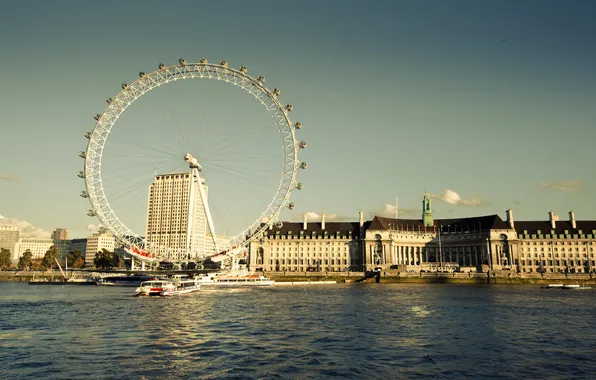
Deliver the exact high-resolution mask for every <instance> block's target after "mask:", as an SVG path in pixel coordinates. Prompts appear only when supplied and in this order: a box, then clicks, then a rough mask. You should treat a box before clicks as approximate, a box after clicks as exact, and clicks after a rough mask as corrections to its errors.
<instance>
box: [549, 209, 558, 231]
mask: <svg viewBox="0 0 596 380" xmlns="http://www.w3.org/2000/svg"><path fill="white" fill-rule="evenodd" d="M557 220H559V216H558V215H557V214H556V213H554V212H552V211H549V212H548V221H549V222H550V228H552V229H555V228H557V223H556V222H557Z"/></svg>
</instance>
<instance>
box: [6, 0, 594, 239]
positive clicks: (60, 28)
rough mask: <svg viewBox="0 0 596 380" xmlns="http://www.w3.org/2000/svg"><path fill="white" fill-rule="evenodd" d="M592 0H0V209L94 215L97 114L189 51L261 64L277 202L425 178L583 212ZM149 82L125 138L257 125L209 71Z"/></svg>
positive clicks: (372, 204)
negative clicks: (208, 83)
mask: <svg viewBox="0 0 596 380" xmlns="http://www.w3.org/2000/svg"><path fill="white" fill-rule="evenodd" d="M594 16H596V4H594V3H593V2H588V1H565V2H563V1H551V0H540V1H530V0H526V1H523V0H522V1H519V0H517V1H509V0H502V1H473V0H471V1H466V0H454V1H439V0H420V1H398V0H393V1H379V0H377V1H369V2H363V1H349V0H342V1H332V0H328V1H310V0H306V1H234V0H231V1H226V2H207V1H169V2H163V1H142V2H141V1H101V2H91V1H52V2H45V1H21V2H14V1H0V69H2V72H3V78H2V84H1V85H0V115H1V118H0V216H1V217H0V223H9V222H10V223H14V224H20V225H23V226H27V231H29V232H28V233H27V234H28V235H31V236H48V235H49V232H50V231H52V230H54V229H55V228H57V227H62V228H68V229H69V230H70V232H71V237H84V236H86V235H87V234H89V232H90V231H93V230H94V229H96V228H97V223H98V221H97V219H95V218H90V217H88V216H87V215H86V211H87V210H88V209H89V208H90V205H89V202H88V201H87V200H85V199H82V198H80V197H79V193H80V191H81V190H84V189H85V186H84V182H83V181H82V180H81V179H79V178H77V177H76V173H77V172H78V171H79V170H82V168H83V160H82V159H80V158H79V157H78V156H77V154H78V152H79V151H83V150H85V148H86V143H87V140H86V139H85V138H84V137H83V134H84V133H85V132H86V131H90V130H92V129H93V126H94V120H93V119H92V115H93V114H94V113H100V112H101V111H102V110H103V108H104V107H105V102H104V99H105V98H106V97H109V96H115V95H116V94H117V93H118V91H119V90H120V84H121V83H122V82H128V83H130V82H132V81H134V80H136V78H138V76H137V75H138V72H139V71H144V72H151V71H154V70H156V69H157V65H158V63H161V62H163V63H165V64H168V65H173V64H175V63H176V62H177V60H178V59H179V58H185V59H186V60H187V61H189V62H198V60H199V59H200V58H201V57H206V58H207V59H209V61H210V62H219V61H220V60H222V59H225V60H227V61H228V62H229V63H230V66H232V67H240V65H246V66H247V67H248V68H249V74H251V75H255V76H257V75H259V74H261V73H262V75H265V77H266V85H267V86H268V87H269V88H274V87H276V88H280V89H281V90H282V99H283V101H284V102H286V101H287V102H288V103H291V104H293V106H294V111H293V112H292V114H291V117H292V118H293V120H299V121H301V122H302V123H303V125H304V128H303V129H302V130H300V131H298V132H299V140H304V141H306V142H307V143H308V146H307V149H305V150H304V151H301V152H300V159H301V160H303V161H305V162H307V163H308V168H307V169H306V170H304V171H300V172H299V173H298V175H299V176H298V179H299V181H300V182H302V183H303V184H304V189H303V190H302V191H300V192H298V191H295V192H294V193H293V194H292V198H291V199H292V202H294V203H295V204H296V208H295V210H294V211H293V212H290V211H289V210H286V211H284V212H283V213H282V214H281V216H280V217H281V219H282V220H301V219H302V215H303V213H309V215H310V216H311V217H312V218H313V219H315V218H317V217H318V216H319V215H320V214H322V213H325V214H327V215H329V219H332V220H333V219H334V220H354V221H355V220H357V219H358V212H359V211H360V210H364V212H365V215H366V218H367V219H370V218H372V217H373V216H374V215H384V216H392V215H393V214H394V213H395V203H396V198H398V199H399V213H400V214H399V215H400V217H404V218H405V217H410V218H416V217H419V215H420V209H421V203H420V202H421V200H422V197H423V195H424V192H425V191H428V193H429V194H430V195H431V197H432V198H433V210H434V212H435V216H436V217H438V218H453V217H465V216H478V215H487V214H495V213H496V214H499V215H500V216H501V217H502V218H504V217H505V210H506V209H512V210H513V214H514V217H515V219H516V220H546V219H547V218H548V215H547V214H548V212H549V211H551V210H552V211H554V212H557V213H559V214H560V215H561V218H562V219H564V218H566V214H567V212H568V211H570V210H573V211H575V214H576V216H577V218H578V219H580V220H593V219H596V202H594V200H593V199H592V194H593V192H594V189H595V188H596V175H595V174H594V172H593V170H592V165H591V164H592V163H593V162H596V150H595V149H594V143H595V142H596V128H595V125H594V123H595V121H596V107H594V104H595V103H596V71H595V70H594V69H593V68H594V67H596V51H595V50H594V48H593V47H594V46H596V26H595V24H594V22H593V20H594ZM217 84H218V83H215V86H217ZM168 86H169V85H168ZM178 89H179V90H180V91H179V93H177V92H176V90H178ZM195 90H196V95H195V92H194V91H195ZM200 90H203V92H202V93H201V92H200ZM158 91H160V94H161V95H159V94H158ZM158 91H157V90H156V91H154V92H155V93H156V95H155V96H154V95H153V92H152V93H151V94H152V95H151V96H153V97H149V96H148V97H147V100H145V99H143V100H139V105H138V106H137V105H136V104H135V105H134V106H131V110H130V112H128V111H127V112H126V113H125V114H124V116H123V125H125V123H130V125H133V127H131V129H130V131H131V133H132V131H133V128H138V129H137V132H135V133H134V136H140V137H139V139H142V138H150V137H152V136H154V137H155V136H158V135H160V133H163V132H164V131H169V130H170V129H167V127H164V123H166V124H168V123H171V125H175V126H176V127H172V126H170V128H178V129H180V128H186V130H187V131H189V132H188V133H191V132H190V131H193V130H194V129H192V128H191V127H192V126H196V125H202V126H203V127H204V129H203V130H205V129H208V128H212V129H213V128H215V129H218V130H225V126H223V127H222V126H221V125H219V124H217V123H218V122H221V120H223V118H224V117H229V121H228V122H226V123H229V125H234V126H236V127H240V125H241V123H240V122H239V120H242V119H245V120H249V119H250V120H253V121H247V125H250V126H256V125H260V124H262V123H263V121H261V119H259V117H261V116H262V114H259V113H258V112H257V111H255V110H259V108H258V105H254V104H253V106H254V107H252V108H250V107H249V106H248V105H247V104H248V103H247V104H245V103H244V101H243V100H238V99H236V97H235V96H236V95H228V94H227V93H224V92H223V90H222V93H221V94H220V93H219V88H216V87H213V88H212V87H202V86H197V87H196V88H191V87H184V86H179V87H172V88H168V90H165V87H164V89H163V91H162V89H159V90H158ZM226 91H227V90H226ZM232 93H234V91H233V90H232ZM212 95H213V96H212ZM215 95H218V96H220V98H216V96H215ZM195 96H196V97H195ZM166 99H167V100H166ZM228 100H229V101H228ZM232 100H233V101H237V102H238V103H237V104H236V105H234V104H232ZM249 103H250V102H249ZM251 104H252V103H251ZM199 106H200V107H199ZM230 110H233V111H232V112H230ZM234 110H235V111H234ZM236 111H237V112H236ZM152 112H153V113H152ZM259 115H261V116H259ZM125 117H126V119H125ZM166 117H170V118H171V121H168V122H166V121H161V120H162V118H163V120H166ZM234 117H237V118H239V119H234ZM199 119H201V120H203V121H202V122H195V121H196V120H199ZM157 120H160V122H157ZM251 123H252V124H251ZM190 124H192V126H190ZM226 125H227V124H226ZM119 126H120V124H117V125H116V126H115V127H114V128H115V131H116V128H118V127H119ZM220 128H221V129H220ZM230 128H232V127H230ZM114 133H115V134H114V138H116V137H117V135H116V132H114ZM184 133H186V132H184ZM222 133H225V132H222ZM181 135H182V133H181ZM185 136H186V135H185ZM200 136H202V135H200ZM200 136H199V137H196V138H198V139H201V137H200ZM122 141H128V140H122ZM268 144H270V142H269V140H268V139H267V138H264V140H263V141H262V143H261V146H262V147H265V148H266V149H263V151H269V149H271V151H273V150H274V149H278V148H279V147H277V146H275V147H273V146H272V147H271V148H269V145H268ZM272 144H273V143H272ZM212 146H213V144H212ZM199 156H200V153H199ZM112 158H114V159H115V157H112ZM216 174H217V173H215V174H213V175H214V176H216ZM208 181H209V179H208ZM213 181H215V180H213ZM253 182H257V181H253ZM143 186H145V185H143ZM213 186H214V187H213V188H210V189H214V188H217V187H216V186H215V184H214V185H213ZM135 191H136V192H135V195H136V196H137V198H138V199H140V201H139V202H141V203H139V204H142V202H144V197H145V196H146V193H145V192H146V187H142V188H140V189H139V190H135ZM213 194H214V196H215V197H216V198H217V197H218V195H216V194H220V195H221V194H225V192H219V193H218V192H217V191H215V190H213ZM220 202H221V203H222V204H228V205H229V204H230V203H229V202H226V200H225V199H220ZM248 202H250V201H248V200H247V201H246V202H245V205H246V208H247V209H248V208H250V205H248ZM120 207H123V212H127V210H124V208H125V207H126V206H125V205H124V206H123V205H121V206H120ZM242 207H244V206H242ZM230 208H231V206H230ZM225 212H226V213H227V214H232V213H233V210H231V209H228V210H226V211H225ZM141 214H142V213H141ZM137 215H139V214H138V213H137ZM143 218H144V215H140V217H139V218H138V220H137V222H136V223H137V224H139V225H142V224H143ZM329 219H328V220H329ZM141 228H142V227H141ZM141 232H142V231H141Z"/></svg>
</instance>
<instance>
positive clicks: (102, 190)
mask: <svg viewBox="0 0 596 380" xmlns="http://www.w3.org/2000/svg"><path fill="white" fill-rule="evenodd" d="M185 79H214V80H215V81H217V82H224V83H228V84H231V85H233V86H234V87H235V88H240V89H242V90H244V93H245V94H246V93H247V94H249V95H251V96H252V97H253V98H254V99H256V100H257V101H258V102H259V103H260V104H261V105H262V106H264V109H265V114H266V116H267V119H268V120H269V122H270V121H271V120H273V122H272V123H271V126H272V127H275V128H264V129H265V130H266V132H267V133H268V132H270V130H271V129H275V130H276V131H277V133H278V134H277V133H276V135H277V137H276V138H275V140H277V141H279V140H281V150H280V149H279V148H280V147H279V145H278V146H277V147H276V149H275V151H276V153H277V154H276V155H275V157H276V160H277V164H276V165H277V166H278V168H279V169H275V170H276V176H277V180H276V183H266V182H267V181H271V178H272V177H271V176H269V177H267V181H265V180H264V179H263V180H261V179H258V176H256V175H253V174H250V173H246V172H245V171H244V170H240V169H236V168H230V167H226V168H225V169H224V171H226V170H227V174H228V175H229V177H231V178H245V180H246V184H245V185H243V186H233V185H230V186H229V187H232V188H242V187H248V186H249V185H252V184H254V183H257V182H259V183H260V182H263V183H264V184H265V185H268V186H269V187H270V188H271V189H272V190H273V191H271V194H272V196H270V197H269V198H268V201H267V202H265V203H263V205H264V206H263V208H262V209H261V211H260V212H257V213H254V212H253V215H252V216H250V217H248V216H245V217H244V218H243V219H242V220H243V224H242V226H241V227H240V228H238V229H236V231H235V232H234V231H232V232H233V234H231V235H230V236H228V238H227V240H226V242H227V243H228V244H226V245H225V246H226V248H224V249H230V248H231V247H239V246H246V245H247V244H248V243H249V242H250V241H252V240H254V239H258V238H259V237H260V235H262V233H263V232H264V231H265V230H266V229H267V228H269V227H270V226H271V225H273V224H277V225H279V224H280V223H281V222H279V221H278V219H279V216H280V213H281V212H282V211H283V210H284V209H290V210H292V209H294V204H293V203H291V202H290V196H291V193H292V191H293V190H294V189H298V190H301V189H302V184H301V183H299V182H297V180H296V176H297V172H298V170H299V169H306V167H307V165H306V163H305V162H302V161H300V160H299V159H298V152H299V150H300V149H304V148H306V143H305V142H304V141H298V140H297V139H296V130H298V129H300V128H301V127H302V123H300V122H292V121H291V120H290V118H289V113H290V112H291V111H292V110H293V106H292V105H291V104H285V105H284V104H282V103H280V101H279V97H280V95H281V91H280V90H279V89H277V88H274V89H273V90H270V89H268V88H267V87H266V86H265V83H264V82H265V78H264V77H263V76H258V77H256V78H255V77H252V76H249V75H248V70H247V68H246V67H245V66H241V67H240V68H239V69H233V68H230V67H229V66H228V63H227V62H226V61H221V62H219V63H218V64H212V63H209V62H208V61H207V60H206V59H205V58H201V59H200V61H199V62H198V63H189V62H186V60H184V59H179V61H178V64H175V65H171V66H168V65H164V64H159V67H158V70H156V71H154V72H151V73H144V72H140V73H139V78H138V79H137V80H136V81H134V82H133V83H130V84H127V83H123V84H122V85H121V91H120V92H119V93H118V94H117V95H116V96H115V97H113V98H107V99H106V102H107V106H106V107H105V109H104V111H103V112H102V113H100V114H95V115H94V116H93V117H94V119H95V120H96V123H95V127H94V128H93V130H92V131H91V132H87V133H85V137H86V138H87V139H88V140H89V141H88V143H87V149H86V150H85V151H82V152H80V153H79V156H80V157H81V158H83V159H84V161H85V163H84V171H80V172H78V174H77V175H78V176H79V177H80V178H83V179H84V180H85V187H86V190H85V191H82V192H81V194H80V195H81V197H83V198H87V199H88V200H89V201H90V203H91V209H90V210H89V211H88V212H87V215H88V216H90V217H97V218H98V219H99V221H100V223H101V225H102V229H104V230H105V231H106V232H109V233H111V234H112V235H114V237H115V238H116V239H117V240H118V241H119V242H120V243H121V244H122V245H123V246H124V247H125V248H126V249H127V251H128V252H129V253H130V254H131V255H132V256H135V257H136V258H137V259H140V260H141V261H162V260H165V261H183V260H189V259H190V260H192V259H201V258H204V257H205V256H209V255H213V254H215V253H217V252H219V251H220V247H218V244H217V238H216V234H215V229H214V221H213V218H212V215H211V212H210V211H209V210H210V208H209V203H210V201H207V186H206V185H205V183H206V181H209V179H210V178H209V175H213V177H216V176H217V175H218V173H217V170H216V169H215V165H213V166H212V171H211V172H210V173H206V171H205V172H203V170H202V169H203V167H202V166H201V165H203V166H204V167H208V165H209V163H215V162H217V160H216V159H212V161H211V162H209V161H208V160H207V158H205V160H206V161H205V162H203V161H202V159H203V152H202V151H199V152H193V153H191V152H188V151H187V152H184V153H185V154H184V155H181V154H179V155H177V156H175V158H176V159H177V160H178V161H179V162H180V163H181V164H184V165H187V166H186V168H187V174H188V175H189V176H190V178H191V182H192V183H194V186H195V187H196V190H192V188H191V192H192V191H195V192H196V194H198V195H200V199H201V202H202V204H203V205H204V206H205V207H204V208H203V209H202V210H203V211H202V212H203V213H204V215H201V216H202V217H203V218H202V220H203V223H206V224H207V225H208V227H209V229H208V230H209V231H210V237H211V238H212V240H213V242H214V244H213V249H212V251H211V252H206V251H205V250H202V251H196V250H194V248H193V247H191V246H186V247H185V248H184V249H181V248H180V246H178V247H177V248H172V247H170V246H167V245H163V244H162V243H159V244H156V243H155V242H152V241H149V239H148V238H147V237H146V236H145V235H146V231H145V230H144V229H143V228H139V227H138V226H137V227H136V228H135V227H133V226H131V224H130V223H129V222H127V221H126V220H125V219H126V218H123V217H122V216H121V214H120V210H119V208H118V207H116V206H115V203H117V201H119V200H120V199H121V198H123V197H122V196H120V195H118V196H111V194H110V185H109V183H108V182H109V181H107V180H108V178H107V176H106V175H105V174H106V166H107V165H108V164H109V161H110V149H107V146H108V145H109V141H110V140H111V139H113V138H115V136H114V135H115V132H116V131H117V130H118V129H117V128H114V126H115V125H116V123H117V121H119V119H121V117H122V116H123V113H124V111H126V110H127V109H128V107H129V106H131V105H132V104H133V103H134V102H135V101H137V100H139V99H140V98H141V97H143V95H145V94H147V93H148V92H150V91H151V90H153V89H156V88H158V87H161V86H163V85H165V84H168V83H173V82H179V81H183V80H185ZM261 113H262V108H261ZM230 124H232V123H230ZM141 134H143V133H142V132H141V133H138V132H137V133H136V136H139V135H141ZM172 134H173V133H172ZM180 135H181V136H182V135H184V136H185V137H186V135H185V134H183V133H180ZM206 135H207V134H202V135H201V137H200V139H203V137H204V136H206ZM234 135H238V133H234ZM252 135H254V133H252V132H251V133H250V134H248V137H246V136H245V138H244V140H242V144H243V145H244V142H245V141H246V140H247V139H248V138H250V136H252ZM108 136H110V139H108ZM280 137H281V139H280ZM164 140H169V138H161V141H160V144H162V143H165V141H164ZM225 140H226V139H225V138H224V139H221V140H219V141H214V142H212V143H211V144H210V145H208V147H210V148H211V151H213V150H214V147H215V149H217V148H218V147H222V146H224V145H225V143H223V141H225ZM120 143H122V144H121V146H124V147H125V149H124V150H125V151H127V152H128V151H129V148H130V150H132V148H135V147H136V148H138V149H139V150H141V148H142V149H143V151H144V152H147V151H148V152H149V154H150V155H153V156H158V155H160V154H163V155H165V154H166V153H167V152H166V150H165V149H162V148H161V145H159V146H157V147H153V148H148V147H144V146H142V145H141V144H139V143H138V142H136V141H134V140H123V142H122V141H121V142H120ZM257 143H258V144H259V145H262V144H261V143H260V142H257ZM125 144H126V145H125ZM278 144H279V143H278ZM139 147H140V148H139ZM261 149H262V150H263V151H265V152H267V151H268V150H269V149H272V148H270V147H261ZM121 150H122V149H121ZM203 150H208V149H203ZM222 150H223V148H222ZM240 150H241V149H236V150H235V152H236V151H240ZM251 151H259V149H255V148H251ZM176 154H177V153H176ZM222 155H225V152H223V153H221V152H220V153H219V156H220V157H221V156H222ZM205 156H207V154H205ZM213 156H216V155H213ZM112 161H113V160H112ZM116 161H117V162H118V167H117V168H116V169H115V170H121V171H124V173H125V175H124V176H122V177H124V178H126V177H130V176H131V175H130V174H129V173H131V172H132V169H131V170H129V169H127V168H126V165H124V163H125V160H124V159H120V158H119V159H117V160H116ZM144 161H147V162H148V161H150V159H145V160H144ZM199 161H201V163H199ZM236 161H245V162H248V161H249V159H248V158H247V159H243V157H238V159H236ZM149 164H151V163H150V162H148V163H147V165H149ZM129 166H130V168H134V167H135V166H140V164H137V163H136V162H135V163H134V164H130V165H129ZM254 166H256V167H258V165H254ZM188 169H190V171H188ZM156 171H157V168H156ZM145 172H146V170H145ZM145 174H146V173H145ZM280 174H281V176H280ZM206 177H207V178H206ZM155 178H158V176H157V172H155V173H152V174H151V176H150V180H151V181H153V180H154V179H155ZM146 179H147V177H145V181H144V182H143V181H141V183H140V185H139V187H140V189H137V190H134V189H133V186H127V187H125V188H126V189H127V193H131V192H133V193H134V192H135V191H136V192H137V193H138V194H137V198H141V199H143V198H144V199H146V197H147V191H146V189H147V185H148V184H150V183H148V182H147V180H146ZM151 181H149V182H151ZM227 181H228V182H230V181H229V179H227ZM123 188H124V187H123ZM143 188H144V189H145V190H142V189H143ZM220 188H221V187H220ZM131 189H132V190H131ZM217 191H218V190H217V189H216V188H213V189H212V188H209V190H208V192H209V198H211V197H214V195H212V194H214V192H217ZM258 193H259V194H261V193H266V191H262V190H258ZM198 195H197V196H198ZM253 197H254V196H253ZM220 203H222V204H229V203H230V202H227V201H223V202H220ZM242 207H244V206H242ZM227 213H228V214H233V212H230V211H229V210H228V212H227ZM247 214H249V212H248V211H247ZM144 218H145V215H141V214H140V212H137V214H136V216H135V219H137V220H140V219H143V222H144ZM137 224H139V223H137ZM215 227H217V225H215Z"/></svg>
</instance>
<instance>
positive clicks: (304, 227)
mask: <svg viewBox="0 0 596 380" xmlns="http://www.w3.org/2000/svg"><path fill="white" fill-rule="evenodd" d="M306 224H307V223H306V213H304V224H303V225H302V229H303V230H306Z"/></svg>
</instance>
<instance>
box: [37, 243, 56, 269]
mask: <svg viewBox="0 0 596 380" xmlns="http://www.w3.org/2000/svg"><path fill="white" fill-rule="evenodd" d="M59 258H60V252H58V248H56V246H54V245H53V246H51V247H50V249H48V250H47V251H46V254H45V256H44V257H43V260H42V261H41V269H48V268H54V267H56V260H58V259H59Z"/></svg>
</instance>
